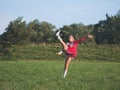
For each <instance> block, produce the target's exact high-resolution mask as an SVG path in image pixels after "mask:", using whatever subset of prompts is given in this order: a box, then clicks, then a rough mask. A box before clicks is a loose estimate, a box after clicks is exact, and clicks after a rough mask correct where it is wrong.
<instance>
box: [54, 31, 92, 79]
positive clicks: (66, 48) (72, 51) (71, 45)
mask: <svg viewBox="0 0 120 90" xmlns="http://www.w3.org/2000/svg"><path fill="white" fill-rule="evenodd" d="M60 32H61V31H60V30H59V31H58V32H57V33H56V36H57V37H58V40H59V41H60V43H61V44H62V47H63V52H64V53H65V55H66V57H67V58H66V61H65V67H64V78H65V77H66V75H67V71H68V65H69V64H70V62H71V60H72V59H74V58H76V56H77V46H78V44H79V43H81V42H84V41H85V40H86V39H88V38H89V39H92V38H93V35H88V36H87V37H82V38H80V39H79V40H75V39H74V37H73V36H72V35H70V36H69V37H68V40H69V42H68V43H67V44H66V43H65V42H64V41H63V40H62V38H61V37H60ZM60 54H62V51H60V52H59V53H58V55H60Z"/></svg>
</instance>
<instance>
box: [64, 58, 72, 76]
mask: <svg viewBox="0 0 120 90" xmlns="http://www.w3.org/2000/svg"><path fill="white" fill-rule="evenodd" d="M71 59H72V58H71V57H67V59H66V61H65V68H64V70H65V71H64V78H65V77H66V75H67V71H68V66H69V64H70V62H71Z"/></svg>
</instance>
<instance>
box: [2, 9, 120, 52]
mask: <svg viewBox="0 0 120 90" xmlns="http://www.w3.org/2000/svg"><path fill="white" fill-rule="evenodd" d="M58 30H62V33H61V34H62V35H61V37H62V38H63V39H64V40H65V41H67V37H68V35H73V36H74V37H75V38H76V39H78V38H80V37H82V36H85V35H86V34H93V35H94V36H95V38H94V40H95V43H96V44H120V10H119V11H118V12H117V14H116V15H114V16H109V15H108V14H106V19H105V20H100V21H99V22H98V23H97V24H90V25H84V24H82V23H73V24H71V25H64V26H63V27H61V28H58V29H57V28H56V27H55V25H53V24H51V23H49V22H45V21H42V22H40V21H39V20H38V19H35V20H33V21H31V22H29V23H26V21H24V20H23V17H18V18H17V19H16V20H14V21H11V22H9V25H8V26H7V28H6V29H5V32H4V33H3V34H2V35H0V52H2V51H4V49H5V48H6V47H9V46H10V45H14V44H17V45H18V44H28V43H36V44H37V43H56V42H58V40H57V38H56V36H55V33H56V31H58ZM88 42H89V41H88Z"/></svg>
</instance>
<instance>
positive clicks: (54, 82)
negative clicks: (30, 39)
mask: <svg viewBox="0 0 120 90" xmlns="http://www.w3.org/2000/svg"><path fill="white" fill-rule="evenodd" d="M63 67H64V61H63V60H51V61H35V60H29V61H24V60H23V61H22V60H20V61H0V90H120V70H119V68H120V63H119V62H105V61H73V62H72V63H71V64H70V66H69V71H68V74H67V76H66V78H63Z"/></svg>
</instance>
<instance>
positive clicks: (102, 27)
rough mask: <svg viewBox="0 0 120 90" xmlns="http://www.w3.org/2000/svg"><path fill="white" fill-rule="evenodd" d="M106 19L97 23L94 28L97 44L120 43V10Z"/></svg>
mask: <svg viewBox="0 0 120 90" xmlns="http://www.w3.org/2000/svg"><path fill="white" fill-rule="evenodd" d="M106 18H107V19H106V20H101V21H99V23H98V24H95V28H94V30H93V33H94V35H95V36H96V39H95V40H96V43H97V44H120V11H119V12H118V13H117V14H116V15H115V16H111V17H110V16H108V14H106Z"/></svg>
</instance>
